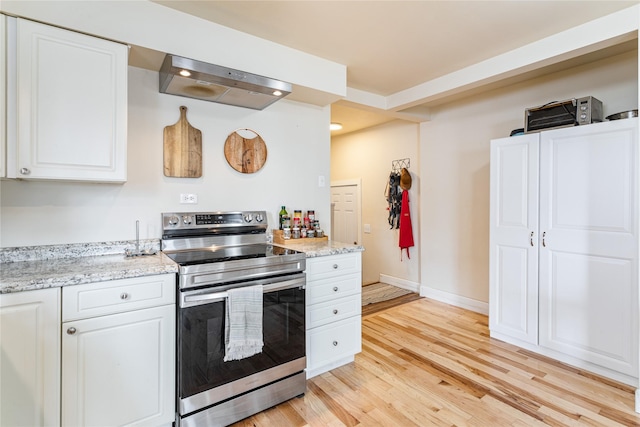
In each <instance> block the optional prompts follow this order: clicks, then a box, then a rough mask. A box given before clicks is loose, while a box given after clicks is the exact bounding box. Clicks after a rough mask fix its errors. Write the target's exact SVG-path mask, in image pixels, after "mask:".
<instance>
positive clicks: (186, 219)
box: [182, 215, 192, 225]
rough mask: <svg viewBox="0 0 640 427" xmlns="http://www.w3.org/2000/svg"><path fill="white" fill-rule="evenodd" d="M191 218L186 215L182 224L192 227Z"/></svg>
mask: <svg viewBox="0 0 640 427" xmlns="http://www.w3.org/2000/svg"><path fill="white" fill-rule="evenodd" d="M191 221H192V219H191V217H190V216H189V215H185V216H183V217H182V222H184V224H185V225H190V224H191Z"/></svg>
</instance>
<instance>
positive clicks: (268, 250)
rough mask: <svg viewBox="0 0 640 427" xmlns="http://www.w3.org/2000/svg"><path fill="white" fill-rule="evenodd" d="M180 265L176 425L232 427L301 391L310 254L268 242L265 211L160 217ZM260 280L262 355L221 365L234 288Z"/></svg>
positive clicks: (169, 250)
mask: <svg viewBox="0 0 640 427" xmlns="http://www.w3.org/2000/svg"><path fill="white" fill-rule="evenodd" d="M162 224H163V235H162V251H163V252H164V253H165V254H166V255H167V256H169V257H170V258H171V259H173V260H174V261H175V262H176V263H178V264H179V266H180V268H179V275H178V290H177V292H178V298H177V300H178V303H179V306H178V311H177V346H178V351H177V408H178V409H177V414H176V424H177V425H179V426H188V427H190V426H198V427H203V426H225V425H229V424H232V423H234V422H236V421H238V420H241V419H243V418H246V417H248V416H250V415H253V414H255V413H257V412H260V411H262V410H264V409H267V408H269V407H271V406H274V405H277V404H278V403H281V402H283V401H285V400H288V399H291V398H293V397H296V396H299V395H301V394H304V393H305V391H306V380H305V373H304V369H305V367H306V359H305V291H304V288H305V282H306V281H305V273H304V270H305V255H304V253H301V252H298V251H295V250H292V249H286V248H282V247H278V246H273V245H271V244H268V243H267V239H266V231H267V221H266V213H265V212H264V211H252V212H198V213H191V212H189V213H184V212H181V213H163V214H162ZM254 285H262V289H263V292H264V293H263V298H262V299H263V307H262V308H263V319H262V333H263V341H264V347H263V348H262V352H261V353H258V354H255V355H253V356H250V357H246V358H244V359H240V360H232V361H227V362H225V361H224V356H225V316H226V311H225V310H226V298H227V292H228V291H229V290H232V289H237V288H242V287H247V286H254Z"/></svg>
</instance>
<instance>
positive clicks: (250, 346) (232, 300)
mask: <svg viewBox="0 0 640 427" xmlns="http://www.w3.org/2000/svg"><path fill="white" fill-rule="evenodd" d="M225 311H226V315H225V325H224V349H225V354H224V361H225V362H228V361H231V360H239V359H244V358H246V357H250V356H253V355H254V354H258V353H262V347H263V345H264V342H263V340H262V285H257V286H247V287H244V288H237V289H229V290H228V291H227V301H226V310H225Z"/></svg>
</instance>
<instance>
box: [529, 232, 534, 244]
mask: <svg viewBox="0 0 640 427" xmlns="http://www.w3.org/2000/svg"><path fill="white" fill-rule="evenodd" d="M529 242H530V243H531V246H533V231H532V232H531V236H529Z"/></svg>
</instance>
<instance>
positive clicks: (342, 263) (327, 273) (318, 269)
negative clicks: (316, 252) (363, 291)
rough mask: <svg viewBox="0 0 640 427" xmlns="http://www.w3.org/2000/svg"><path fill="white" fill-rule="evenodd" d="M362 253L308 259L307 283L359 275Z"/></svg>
mask: <svg viewBox="0 0 640 427" xmlns="http://www.w3.org/2000/svg"><path fill="white" fill-rule="evenodd" d="M360 260H361V256H360V252H354V253H348V254H341V255H331V256H326V257H317V258H308V259H307V281H313V280H317V279H325V278H328V277H337V276H340V275H343V274H351V273H358V272H359V271H360V268H361V261H360Z"/></svg>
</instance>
